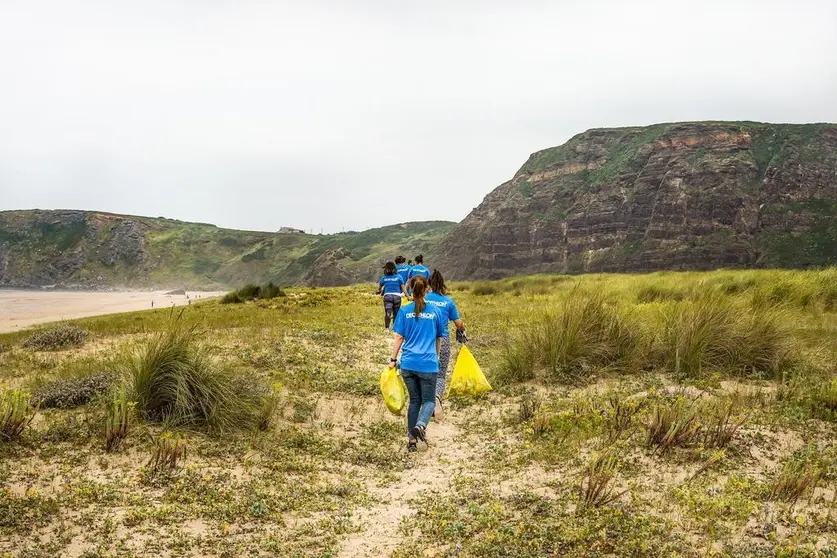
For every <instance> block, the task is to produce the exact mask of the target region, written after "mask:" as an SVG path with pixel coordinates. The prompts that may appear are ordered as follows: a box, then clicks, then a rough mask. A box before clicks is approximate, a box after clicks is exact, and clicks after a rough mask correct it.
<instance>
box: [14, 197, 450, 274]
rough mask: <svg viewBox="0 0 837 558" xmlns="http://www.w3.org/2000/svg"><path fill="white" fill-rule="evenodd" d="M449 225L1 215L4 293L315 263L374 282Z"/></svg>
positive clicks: (292, 269)
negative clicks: (255, 227)
mask: <svg viewBox="0 0 837 558" xmlns="http://www.w3.org/2000/svg"><path fill="white" fill-rule="evenodd" d="M452 226H453V223H448V222H444V221H429V222H419V223H403V224H398V225H392V226H388V227H383V228H378V229H370V230H368V231H363V232H360V233H341V234H335V235H308V234H302V233H287V234H286V233H271V232H256V231H240V230H232V229H222V228H218V227H216V226H214V225H209V224H203V223H186V222H183V221H177V220H172V219H165V218H150V217H134V216H126V215H113V214H108V213H100V212H87V211H41V210H24V211H4V212H0V286H2V287H42V286H51V285H55V286H61V287H80V288H101V287H131V288H140V287H152V286H154V287H181V286H185V287H189V288H193V289H194V288H210V287H227V286H231V285H236V284H239V283H242V282H245V281H259V282H261V281H274V282H277V283H279V284H282V285H292V284H297V283H307V284H311V285H312V286H318V285H316V284H315V282H314V283H312V281H313V279H311V278H310V277H309V274H310V273H311V271H312V269H313V268H314V267H315V264H318V258H320V257H321V256H324V255H326V256H328V257H327V258H325V259H323V260H321V261H320V262H319V264H318V265H319V267H321V268H322V267H323V266H326V269H321V270H320V271H322V272H323V273H324V274H325V275H328V274H329V272H330V268H329V267H328V266H332V267H334V268H335V272H336V273H337V274H338V275H339V277H340V279H339V281H338V282H341V283H350V282H354V281H359V280H368V279H370V278H372V277H373V276H374V275H375V274H376V273H377V272H378V270H379V268H380V266H381V264H382V263H383V262H384V261H385V260H386V259H391V258H393V257H394V256H395V255H396V254H395V253H396V252H403V253H404V254H405V255H408V254H412V253H413V252H416V251H422V250H424V249H426V248H427V247H428V246H429V245H430V243H432V242H434V241H436V240H438V239H439V238H440V237H441V236H442V235H443V234H445V233H446V232H447V231H448V230H450V228H451V227H452Z"/></svg>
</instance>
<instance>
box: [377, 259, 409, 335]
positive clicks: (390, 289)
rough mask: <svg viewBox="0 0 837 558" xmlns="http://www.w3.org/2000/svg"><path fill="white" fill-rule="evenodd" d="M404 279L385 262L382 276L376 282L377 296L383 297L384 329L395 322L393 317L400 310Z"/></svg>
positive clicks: (391, 264)
mask: <svg viewBox="0 0 837 558" xmlns="http://www.w3.org/2000/svg"><path fill="white" fill-rule="evenodd" d="M406 292H407V291H406V287H405V285H404V279H402V278H401V275H399V274H398V273H397V272H396V271H395V264H394V263H392V262H387V263H386V265H384V274H383V275H382V276H381V280H380V281H378V294H379V295H383V297H384V327H385V328H386V329H389V324H390V322H393V323H394V322H395V316H397V315H398V310H399V309H400V308H401V294H402V293H403V294H406Z"/></svg>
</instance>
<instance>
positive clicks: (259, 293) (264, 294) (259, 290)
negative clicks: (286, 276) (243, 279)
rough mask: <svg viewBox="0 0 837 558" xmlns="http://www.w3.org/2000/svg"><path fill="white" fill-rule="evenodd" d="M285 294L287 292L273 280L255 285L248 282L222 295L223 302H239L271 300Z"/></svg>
mask: <svg viewBox="0 0 837 558" xmlns="http://www.w3.org/2000/svg"><path fill="white" fill-rule="evenodd" d="M280 296H285V292H284V291H283V290H282V289H280V288H279V287H278V286H277V285H274V284H273V283H272V282H271V283H268V284H266V285H261V286H260V285H254V284H252V283H248V284H247V285H244V286H243V287H241V288H240V289H238V290H236V291H232V292H229V293H227V294H225V295H224V296H223V297H221V304H238V303H242V302H247V301H248V300H256V299H257V298H259V299H262V300H269V299H272V298H277V297H280Z"/></svg>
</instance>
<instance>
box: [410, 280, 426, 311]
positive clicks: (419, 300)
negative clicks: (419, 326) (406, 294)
mask: <svg viewBox="0 0 837 558" xmlns="http://www.w3.org/2000/svg"><path fill="white" fill-rule="evenodd" d="M411 288H412V290H413V302H415V303H416V319H417V320H418V318H419V314H421V313H422V312H424V295H425V294H427V279H425V278H424V276H423V275H416V276H415V277H413V284H412V285H411Z"/></svg>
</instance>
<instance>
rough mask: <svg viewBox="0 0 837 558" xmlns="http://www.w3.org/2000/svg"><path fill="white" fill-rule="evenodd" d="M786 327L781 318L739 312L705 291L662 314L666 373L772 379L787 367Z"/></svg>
mask: <svg viewBox="0 0 837 558" xmlns="http://www.w3.org/2000/svg"><path fill="white" fill-rule="evenodd" d="M786 324H787V316H786V315H785V314H784V313H783V312H780V311H777V310H775V309H772V308H766V307H760V306H749V307H745V306H741V305H739V304H736V303H735V301H733V300H731V299H730V298H728V297H725V296H724V295H722V294H720V293H718V292H717V291H711V292H709V293H708V294H706V295H705V296H702V297H700V298H697V299H695V300H689V301H685V302H682V303H680V304H678V305H674V306H672V308H671V310H670V311H669V313H668V314H667V316H666V319H665V326H664V327H665V333H664V336H665V355H666V365H667V368H668V369H669V371H670V372H672V373H674V374H675V375H676V376H678V377H681V378H700V377H702V376H703V375H705V373H706V372H710V371H712V372H715V371H719V372H732V373H737V374H740V375H755V376H759V377H769V378H775V377H777V376H779V375H780V374H781V372H782V370H783V369H784V368H785V367H786V366H787V365H788V364H789V361H790V358H789V357H790V346H789V333H788V330H787V327H786Z"/></svg>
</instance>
